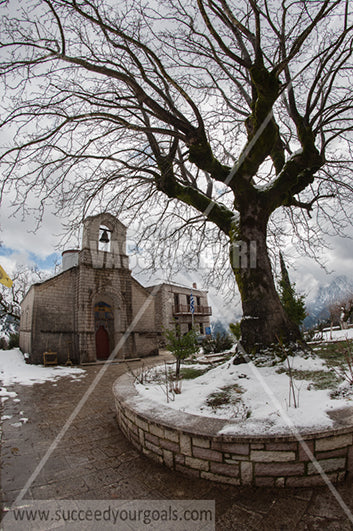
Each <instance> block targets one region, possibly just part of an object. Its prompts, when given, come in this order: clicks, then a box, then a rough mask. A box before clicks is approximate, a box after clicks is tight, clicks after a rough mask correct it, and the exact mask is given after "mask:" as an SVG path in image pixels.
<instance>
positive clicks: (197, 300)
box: [196, 297, 201, 306]
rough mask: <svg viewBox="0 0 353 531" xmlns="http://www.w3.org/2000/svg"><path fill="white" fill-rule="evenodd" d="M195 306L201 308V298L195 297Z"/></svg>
mask: <svg viewBox="0 0 353 531" xmlns="http://www.w3.org/2000/svg"><path fill="white" fill-rule="evenodd" d="M196 304H197V306H201V298H200V297H196Z"/></svg>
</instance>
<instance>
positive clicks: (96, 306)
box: [20, 213, 211, 364]
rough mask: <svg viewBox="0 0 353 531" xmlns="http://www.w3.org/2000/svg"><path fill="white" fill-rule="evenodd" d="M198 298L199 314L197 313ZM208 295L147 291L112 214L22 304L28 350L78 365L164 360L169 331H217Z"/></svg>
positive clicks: (177, 289)
mask: <svg viewBox="0 0 353 531" xmlns="http://www.w3.org/2000/svg"><path fill="white" fill-rule="evenodd" d="M190 297H192V298H193V300H194V308H195V310H194V313H193V314H192V313H191V311H190ZM210 315H211V308H210V307H209V306H208V301H207V292H205V291H201V290H197V288H196V285H194V286H193V287H192V288H191V287H190V288H187V287H182V286H177V285H174V284H167V283H164V284H160V285H157V286H152V287H149V288H145V287H143V286H142V285H141V284H140V283H139V282H138V281H137V280H136V279H134V278H133V276H132V274H131V270H130V269H129V259H128V256H127V254H126V227H125V226H124V225H123V224H122V223H121V222H120V221H119V220H118V219H117V218H115V217H114V216H112V215H111V214H108V213H104V214H99V215H97V216H91V217H88V218H86V220H85V221H84V226H83V237H82V249H81V250H70V251H64V252H63V253H62V271H61V272H60V273H59V274H57V275H56V276H54V277H52V278H50V279H48V280H46V281H44V282H42V283H39V284H34V285H33V286H31V288H30V289H29V291H28V292H27V294H26V296H25V298H24V300H23V301H22V305H21V322H20V348H21V350H22V351H23V352H24V353H28V354H29V360H30V362H31V363H43V354H44V352H47V351H53V352H56V353H57V358H58V363H65V362H66V361H67V360H68V358H69V359H70V360H71V361H72V362H73V363H76V364H80V363H85V362H95V361H98V360H105V359H107V358H108V357H109V356H110V355H111V357H112V358H118V359H119V358H120V359H127V358H134V357H145V356H149V355H154V354H158V348H159V346H160V345H161V344H163V329H165V328H170V327H175V325H176V323H177V324H178V325H179V328H180V330H181V333H185V332H187V331H188V330H189V329H191V326H192V325H194V328H195V329H196V330H197V331H198V332H199V333H200V334H205V333H207V332H209V327H210V322H209V316H210Z"/></svg>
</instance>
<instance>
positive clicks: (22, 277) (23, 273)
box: [0, 266, 46, 324]
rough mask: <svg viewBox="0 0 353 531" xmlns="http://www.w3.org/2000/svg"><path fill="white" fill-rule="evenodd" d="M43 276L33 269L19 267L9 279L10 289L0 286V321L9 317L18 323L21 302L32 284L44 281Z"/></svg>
mask: <svg viewBox="0 0 353 531" xmlns="http://www.w3.org/2000/svg"><path fill="white" fill-rule="evenodd" d="M45 276H46V275H45V274H44V273H43V272H41V271H39V270H38V269H37V268H35V267H28V266H19V267H17V269H16V271H15V272H14V274H13V275H11V278H12V280H13V283H12V286H11V288H7V287H6V286H3V285H0V321H1V320H3V319H4V318H7V317H10V318H11V319H12V320H13V321H14V322H15V323H16V324H19V323H20V316H21V302H22V300H23V298H24V296H25V295H26V293H27V291H28V290H29V288H30V287H31V285H32V284H35V283H36V282H41V281H42V280H44V279H45Z"/></svg>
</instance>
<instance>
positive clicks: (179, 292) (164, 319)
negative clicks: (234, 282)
mask: <svg viewBox="0 0 353 531" xmlns="http://www.w3.org/2000/svg"><path fill="white" fill-rule="evenodd" d="M156 288H158V292H157V293H158V294H157V297H156V313H155V322H156V330H157V332H158V335H159V337H161V338H163V330H165V329H170V328H174V327H176V326H178V328H179V330H180V333H181V334H185V333H186V332H189V331H190V330H191V329H192V328H194V329H195V330H196V333H199V334H200V335H205V334H206V333H207V332H209V330H208V329H209V328H210V315H212V310H211V307H210V306H208V300H207V291H201V290H198V289H197V286H196V284H193V287H192V289H190V288H188V287H183V286H179V285H177V284H165V283H163V284H160V285H159V286H151V287H149V288H147V289H148V290H149V291H150V292H151V291H152V290H156ZM191 297H192V298H193V303H194V313H193V314H192V313H191V309H190V302H191V301H190V299H191ZM161 343H162V344H163V339H162V340H161Z"/></svg>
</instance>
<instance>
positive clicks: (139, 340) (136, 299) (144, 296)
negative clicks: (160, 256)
mask: <svg viewBox="0 0 353 531" xmlns="http://www.w3.org/2000/svg"><path fill="white" fill-rule="evenodd" d="M132 311H133V319H134V329H133V337H134V344H135V349H136V353H137V355H138V356H140V357H141V356H148V355H154V354H158V344H157V333H156V330H155V297H154V295H151V294H150V293H149V292H148V290H147V289H146V288H144V287H143V286H141V284H140V283H139V282H137V281H136V280H135V279H132Z"/></svg>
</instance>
